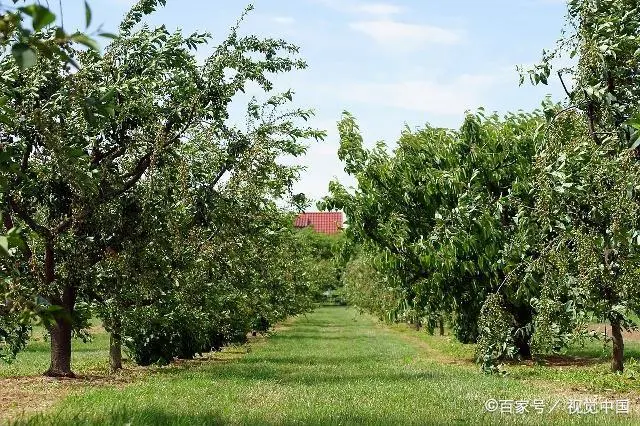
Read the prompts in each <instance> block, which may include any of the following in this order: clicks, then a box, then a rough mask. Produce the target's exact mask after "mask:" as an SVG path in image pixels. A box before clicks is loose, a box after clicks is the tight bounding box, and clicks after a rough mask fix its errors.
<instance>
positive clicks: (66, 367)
mask: <svg viewBox="0 0 640 426" xmlns="http://www.w3.org/2000/svg"><path fill="white" fill-rule="evenodd" d="M49 334H50V335H51V365H50V366H49V369H48V370H47V371H46V372H45V373H44V375H45V376H49V377H75V375H74V374H73V372H72V371H71V321H69V320H68V318H64V317H63V316H59V317H58V318H56V323H55V325H53V326H52V327H50V328H49Z"/></svg>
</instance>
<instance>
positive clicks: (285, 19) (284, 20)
mask: <svg viewBox="0 0 640 426" xmlns="http://www.w3.org/2000/svg"><path fill="white" fill-rule="evenodd" d="M271 20H272V21H273V22H275V23H276V24H282V25H291V24H293V23H294V22H295V21H296V20H295V19H293V18H292V17H290V16H274V17H273V18H271Z"/></svg>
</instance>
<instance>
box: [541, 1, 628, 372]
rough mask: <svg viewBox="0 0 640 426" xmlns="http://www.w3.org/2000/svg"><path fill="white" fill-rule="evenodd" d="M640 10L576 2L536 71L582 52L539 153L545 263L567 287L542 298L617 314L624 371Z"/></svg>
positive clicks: (618, 362)
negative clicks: (566, 30) (561, 32)
mask: <svg viewBox="0 0 640 426" xmlns="http://www.w3.org/2000/svg"><path fill="white" fill-rule="evenodd" d="M639 12H640V5H639V4H638V3H637V2H629V1H618V0H606V1H590V0H582V1H578V0H572V1H570V2H569V3H568V15H567V20H568V22H569V24H570V25H572V26H573V29H574V31H572V32H571V33H568V34H566V33H565V35H564V37H563V38H561V39H560V40H559V42H558V47H557V48H556V49H555V50H554V51H552V52H543V58H542V63H541V64H540V65H538V66H537V67H536V69H535V70H531V71H530V75H533V76H534V79H533V82H534V83H537V82H538V81H539V80H540V81H542V82H543V83H545V82H546V81H545V80H546V79H543V80H541V79H539V78H535V74H536V72H537V71H540V70H544V72H545V73H546V75H547V76H548V75H549V73H550V70H551V68H552V65H553V63H552V61H553V60H554V59H556V58H558V57H561V56H562V55H566V54H568V55H569V56H570V57H574V56H576V55H578V62H577V64H576V65H575V66H572V67H566V68H564V69H561V70H560V71H559V72H558V75H559V76H560V78H561V79H562V75H563V73H565V74H569V75H570V76H571V77H572V79H573V82H574V84H573V88H572V90H571V91H569V90H568V89H567V95H568V101H569V105H568V106H567V107H566V108H565V109H564V110H559V111H551V113H552V114H551V115H550V123H549V125H548V131H547V133H548V137H547V138H546V140H545V144H544V145H543V146H541V147H540V151H539V153H538V156H537V157H538V159H537V176H538V178H537V183H538V185H537V194H536V195H537V198H538V203H537V207H536V212H535V215H536V216H537V218H538V219H537V220H538V221H539V223H540V225H541V228H540V229H541V232H542V233H543V235H544V238H545V239H546V240H547V241H553V244H550V245H549V247H548V248H546V249H544V250H541V253H540V254H541V258H542V262H546V263H550V262H549V261H548V260H546V259H553V261H552V262H551V263H555V264H556V266H555V267H554V268H553V269H552V270H550V271H549V272H553V273H554V275H553V283H552V284H549V285H552V286H554V287H559V289H558V288H556V289H554V291H553V292H551V291H547V293H553V295H546V296H545V298H546V300H542V301H541V302H542V303H543V305H544V306H546V307H547V309H549V306H553V305H555V306H557V305H558V303H560V304H562V303H565V304H567V303H568V304H569V307H570V309H569V310H568V311H569V313H571V312H578V314H577V316H584V312H591V313H593V314H595V316H596V317H598V318H602V319H606V320H609V321H610V322H611V325H612V329H613V334H614V342H615V345H614V346H615V347H616V348H617V349H614V355H613V363H612V368H613V369H614V370H618V371H619V370H622V351H623V342H622V336H621V334H620V329H621V328H622V329H629V328H634V327H635V326H636V325H635V324H634V323H633V322H632V321H631V314H632V313H633V312H637V311H638V307H639V305H638V304H639V303H640V299H639V295H640V294H639V293H638V288H637V282H638V273H639V271H638V268H637V264H638V247H639V246H640V240H638V238H637V237H638V235H640V223H639V222H638V213H639V208H640V198H639V197H638V190H639V189H640V188H639V187H638V177H639V173H640V165H639V163H638V160H637V159H638V150H637V148H638V136H639V135H640V133H638V123H637V122H636V121H637V106H638V100H639V96H640V86H639V85H638V80H637V78H636V77H637V75H638V70H639V69H640V62H639V61H640V55H638V52H639V51H640V50H639V49H640V32H639V29H638V28H639V25H638V22H639V21H638V20H639V19H640V18H639V17H638V16H640V13H639ZM536 70H537V71H536ZM563 84H564V81H563ZM565 87H566V86H565ZM557 260H561V262H559V263H558V262H557ZM558 284H560V286H558ZM558 290H559V291H558ZM543 315H547V316H549V314H548V313H545V312H543ZM565 316H566V315H565ZM574 316H576V315H575V314H574ZM578 329H579V327H578ZM547 341H549V338H547Z"/></svg>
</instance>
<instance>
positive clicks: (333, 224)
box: [294, 212, 343, 234]
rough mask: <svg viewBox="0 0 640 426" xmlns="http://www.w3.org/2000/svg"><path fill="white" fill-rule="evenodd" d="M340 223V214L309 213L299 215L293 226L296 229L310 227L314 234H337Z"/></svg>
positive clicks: (340, 227)
mask: <svg viewBox="0 0 640 426" xmlns="http://www.w3.org/2000/svg"><path fill="white" fill-rule="evenodd" d="M342 223H343V221H342V212H311V213H301V214H299V215H298V217H296V220H295V223H294V226H295V227H296V228H306V227H307V226H312V227H313V229H314V230H315V231H316V232H322V233H324V234H337V233H338V232H340V230H341V229H342Z"/></svg>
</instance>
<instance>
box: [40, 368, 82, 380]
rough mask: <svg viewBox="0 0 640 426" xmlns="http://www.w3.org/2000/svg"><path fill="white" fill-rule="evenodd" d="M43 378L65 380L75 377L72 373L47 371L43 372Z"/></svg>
mask: <svg viewBox="0 0 640 426" xmlns="http://www.w3.org/2000/svg"><path fill="white" fill-rule="evenodd" d="M43 376H45V377H58V378H65V379H75V378H76V375H75V374H74V373H73V371H57V370H51V369H49V370H47V371H45V372H44V374H43Z"/></svg>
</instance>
